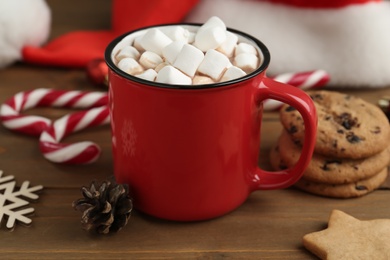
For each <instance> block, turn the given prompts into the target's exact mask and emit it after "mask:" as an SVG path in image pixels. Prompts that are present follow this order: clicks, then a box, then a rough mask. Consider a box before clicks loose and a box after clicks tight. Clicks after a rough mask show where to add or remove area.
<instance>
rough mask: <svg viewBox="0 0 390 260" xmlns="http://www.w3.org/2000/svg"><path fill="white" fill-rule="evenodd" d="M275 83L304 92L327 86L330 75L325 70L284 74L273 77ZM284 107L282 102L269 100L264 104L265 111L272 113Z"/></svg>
mask: <svg viewBox="0 0 390 260" xmlns="http://www.w3.org/2000/svg"><path fill="white" fill-rule="evenodd" d="M272 79H274V80H275V81H278V82H281V83H286V84H289V85H292V86H294V87H297V88H300V89H302V90H307V89H312V88H320V87H323V86H325V85H326V83H328V82H329V80H330V77H329V74H328V73H327V72H326V71H324V70H314V71H306V72H298V73H284V74H280V75H277V76H275V77H272ZM282 105H283V103H282V102H280V101H277V100H273V99H267V100H266V101H265V102H264V110H267V111H272V110H277V109H279V108H280V107H281V106H282Z"/></svg>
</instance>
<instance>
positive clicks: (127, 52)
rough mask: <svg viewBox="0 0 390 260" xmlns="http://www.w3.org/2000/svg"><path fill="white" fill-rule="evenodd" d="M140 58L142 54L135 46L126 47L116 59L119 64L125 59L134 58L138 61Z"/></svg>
mask: <svg viewBox="0 0 390 260" xmlns="http://www.w3.org/2000/svg"><path fill="white" fill-rule="evenodd" d="M139 56H140V53H139V51H138V50H137V49H136V48H134V47H133V46H125V47H124V48H122V49H121V50H120V51H119V52H118V54H117V55H116V56H115V58H116V60H117V62H119V61H120V60H121V59H123V58H133V59H135V60H138V58H139Z"/></svg>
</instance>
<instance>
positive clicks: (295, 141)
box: [293, 140, 302, 146]
mask: <svg viewBox="0 0 390 260" xmlns="http://www.w3.org/2000/svg"><path fill="white" fill-rule="evenodd" d="M293 142H294V144H295V145H298V146H302V143H301V141H300V140H293Z"/></svg>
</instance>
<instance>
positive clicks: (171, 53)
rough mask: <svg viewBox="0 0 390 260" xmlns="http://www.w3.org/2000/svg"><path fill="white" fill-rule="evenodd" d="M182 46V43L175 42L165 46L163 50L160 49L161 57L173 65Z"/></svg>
mask: <svg viewBox="0 0 390 260" xmlns="http://www.w3.org/2000/svg"><path fill="white" fill-rule="evenodd" d="M183 46H184V43H183V42H180V41H175V42H172V43H171V44H169V45H167V46H166V47H165V48H164V49H162V55H163V57H164V59H165V60H166V61H167V62H169V63H170V64H173V63H174V62H175V60H176V57H177V55H179V53H180V51H181V49H182V48H183Z"/></svg>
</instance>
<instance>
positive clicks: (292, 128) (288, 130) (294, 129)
mask: <svg viewBox="0 0 390 260" xmlns="http://www.w3.org/2000/svg"><path fill="white" fill-rule="evenodd" d="M287 132H289V133H290V134H294V133H296V132H298V129H297V127H296V126H295V125H291V126H290V128H289V129H287Z"/></svg>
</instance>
